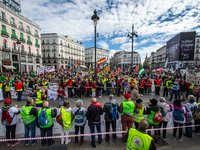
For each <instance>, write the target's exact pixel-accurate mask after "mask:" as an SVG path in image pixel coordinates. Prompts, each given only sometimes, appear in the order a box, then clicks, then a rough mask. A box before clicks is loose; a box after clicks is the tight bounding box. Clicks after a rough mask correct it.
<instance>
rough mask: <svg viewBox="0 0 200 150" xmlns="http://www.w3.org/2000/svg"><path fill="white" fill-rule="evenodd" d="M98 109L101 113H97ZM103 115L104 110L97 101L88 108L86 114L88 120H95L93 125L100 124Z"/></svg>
mask: <svg viewBox="0 0 200 150" xmlns="http://www.w3.org/2000/svg"><path fill="white" fill-rule="evenodd" d="M97 108H99V111H98V112H97V113H96V111H97ZM95 114H96V115H95ZM101 115H103V109H102V108H101V104H99V102H97V101H96V102H92V104H91V105H90V106H89V107H88V111H87V114H86V116H87V119H88V120H93V123H100V121H101V117H100V116H101Z"/></svg>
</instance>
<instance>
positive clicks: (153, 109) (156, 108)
mask: <svg viewBox="0 0 200 150" xmlns="http://www.w3.org/2000/svg"><path fill="white" fill-rule="evenodd" d="M149 108H150V110H152V111H154V112H158V111H159V107H158V106H152V105H149Z"/></svg>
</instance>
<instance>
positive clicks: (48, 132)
mask: <svg viewBox="0 0 200 150" xmlns="http://www.w3.org/2000/svg"><path fill="white" fill-rule="evenodd" d="M52 130H53V127H52V128H50V129H49V128H48V130H47V129H45V128H40V132H41V137H45V135H46V133H47V136H52V134H53V131H52ZM52 143H53V139H47V146H49V145H51V144H52ZM42 145H46V139H43V140H42Z"/></svg>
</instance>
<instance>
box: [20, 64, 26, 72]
mask: <svg viewBox="0 0 200 150" xmlns="http://www.w3.org/2000/svg"><path fill="white" fill-rule="evenodd" d="M21 71H22V72H26V65H24V64H22V65H21Z"/></svg>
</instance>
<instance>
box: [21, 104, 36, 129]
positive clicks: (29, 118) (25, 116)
mask: <svg viewBox="0 0 200 150" xmlns="http://www.w3.org/2000/svg"><path fill="white" fill-rule="evenodd" d="M33 107H34V106H22V109H21V112H20V115H21V118H22V121H23V123H24V124H25V125H27V124H30V123H32V122H33V121H35V120H36V116H34V115H29V114H30V112H31V109H32V108H33Z"/></svg>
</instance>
